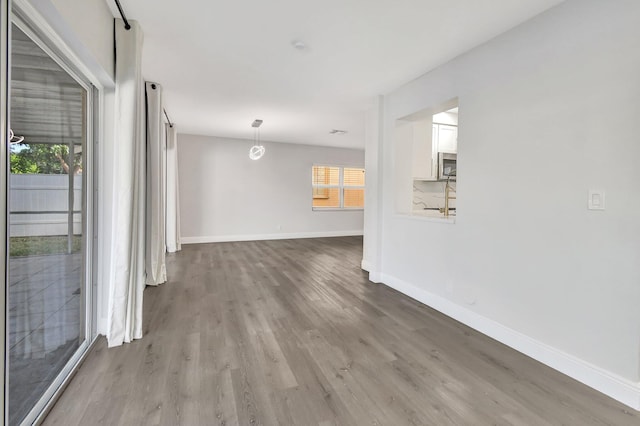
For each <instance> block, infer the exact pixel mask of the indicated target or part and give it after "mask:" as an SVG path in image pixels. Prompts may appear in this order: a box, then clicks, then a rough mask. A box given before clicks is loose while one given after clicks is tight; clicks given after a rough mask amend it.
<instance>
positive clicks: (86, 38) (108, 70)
mask: <svg viewBox="0 0 640 426" xmlns="http://www.w3.org/2000/svg"><path fill="white" fill-rule="evenodd" d="M14 4H15V5H16V6H18V7H19V6H21V5H22V4H28V5H29V6H31V7H32V8H33V9H34V10H35V11H37V13H38V14H39V15H40V16H41V17H42V20H43V21H45V22H46V23H47V25H49V26H50V27H51V29H52V30H53V32H54V33H55V34H56V36H57V37H59V38H61V39H62V40H64V42H65V43H66V45H67V46H68V47H69V49H70V50H71V51H72V52H73V53H74V55H75V56H76V57H77V59H78V60H79V62H80V63H77V64H76V65H78V66H80V67H82V68H86V69H90V70H91V72H92V73H93V74H94V75H95V76H96V78H97V79H98V81H99V82H100V83H101V84H103V85H110V84H113V80H114V76H115V54H114V48H113V25H114V18H113V14H112V13H111V10H110V9H109V7H108V6H107V2H106V1H105V0H83V1H76V0H15V1H14ZM32 17H33V16H32Z"/></svg>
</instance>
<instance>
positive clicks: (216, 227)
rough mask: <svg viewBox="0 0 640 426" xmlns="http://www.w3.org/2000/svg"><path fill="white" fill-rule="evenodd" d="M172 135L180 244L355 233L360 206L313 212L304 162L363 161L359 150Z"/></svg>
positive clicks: (359, 223) (348, 163)
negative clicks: (256, 146) (258, 150)
mask: <svg viewBox="0 0 640 426" xmlns="http://www.w3.org/2000/svg"><path fill="white" fill-rule="evenodd" d="M251 145H252V141H250V140H240V139H225V138H216V137H208V136H195V135H185V134H179V135H178V162H179V163H178V164H179V181H180V215H181V218H180V219H181V220H180V227H181V232H182V242H183V243H190V242H191V243H194V242H212V241H234V240H251V239H271V238H295V237H312V236H331V235H356V234H362V228H363V211H362V210H357V211H312V210H311V201H312V199H311V167H312V165H314V164H319V165H344V166H355V167H363V166H364V151H362V150H351V149H340V148H328V147H317V146H309V145H294V144H283V143H275V142H265V143H264V145H265V147H266V154H265V156H264V157H263V158H261V159H260V160H258V161H253V160H251V159H249V156H248V153H249V148H250V147H251Z"/></svg>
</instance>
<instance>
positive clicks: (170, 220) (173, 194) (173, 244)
mask: <svg viewBox="0 0 640 426" xmlns="http://www.w3.org/2000/svg"><path fill="white" fill-rule="evenodd" d="M165 126H166V127H165V128H166V131H167V251H168V252H170V253H173V252H176V251H178V250H180V249H182V244H181V243H180V193H179V191H178V130H177V129H176V125H175V124H173V125H169V124H166V125H165Z"/></svg>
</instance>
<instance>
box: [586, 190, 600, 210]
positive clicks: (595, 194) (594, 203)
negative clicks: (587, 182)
mask: <svg viewBox="0 0 640 426" xmlns="http://www.w3.org/2000/svg"><path fill="white" fill-rule="evenodd" d="M588 208H589V210H604V190H600V189H590V190H589V199H588Z"/></svg>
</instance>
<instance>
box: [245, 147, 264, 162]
mask: <svg viewBox="0 0 640 426" xmlns="http://www.w3.org/2000/svg"><path fill="white" fill-rule="evenodd" d="M263 155H264V146H262V145H254V146H252V147H251V149H250V150H249V158H251V159H252V160H259V159H260V158H262V156H263Z"/></svg>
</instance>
